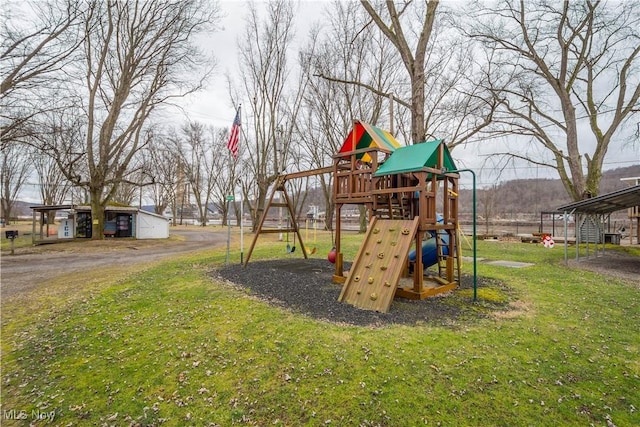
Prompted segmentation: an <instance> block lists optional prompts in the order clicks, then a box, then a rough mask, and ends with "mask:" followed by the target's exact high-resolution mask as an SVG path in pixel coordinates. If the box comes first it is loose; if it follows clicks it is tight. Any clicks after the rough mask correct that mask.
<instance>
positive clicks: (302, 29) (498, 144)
mask: <svg viewBox="0 0 640 427" xmlns="http://www.w3.org/2000/svg"><path fill="white" fill-rule="evenodd" d="M329 5H330V2H329V1H328V0H315V1H302V2H300V9H299V14H298V15H297V21H296V24H297V30H296V40H297V43H298V44H303V43H304V40H305V39H306V36H307V29H308V28H309V26H310V24H311V23H313V22H315V21H317V20H318V19H321V18H322V16H323V12H322V10H323V8H325V7H326V6H329ZM220 7H221V9H222V13H223V15H224V16H223V18H222V23H221V28H220V29H219V30H218V31H216V32H213V33H211V34H209V35H208V36H206V37H203V38H202V40H201V45H202V47H203V49H204V50H205V51H207V52H208V53H212V54H213V55H214V56H215V58H216V60H217V64H218V65H217V68H216V70H215V74H214V75H213V76H212V77H211V79H210V81H209V86H208V87H207V88H206V90H204V91H201V92H198V93H197V94H195V95H193V96H191V97H189V98H188V99H185V100H183V102H182V104H181V105H182V106H183V108H184V114H185V115H184V117H182V118H181V117H179V116H178V117H175V116H174V117H173V118H174V119H176V123H180V122H181V121H182V120H184V119H186V118H187V117H188V118H189V119H191V120H197V121H199V122H202V123H205V124H211V125H214V126H216V127H231V123H232V121H233V118H234V115H235V111H234V108H233V105H232V104H231V100H230V98H229V93H228V90H227V83H226V77H225V74H227V73H230V74H233V73H234V72H236V71H237V69H238V52H237V45H238V37H239V35H240V34H241V32H242V30H243V27H244V22H245V17H246V15H247V7H246V3H245V1H244V0H223V1H220ZM355 118H357V117H355ZM586 125H587V123H586V122H585V123H583V127H582V132H581V134H582V135H583V138H581V144H589V141H591V140H592V139H593V135H592V134H591V132H590V131H589V130H588V127H587V126H586ZM630 135H631V132H628V133H627V137H626V138H623V139H617V140H615V141H613V142H612V144H611V145H610V148H609V151H608V153H607V156H606V159H605V164H604V169H605V170H608V169H615V168H619V167H626V166H632V165H634V164H640V143H638V142H636V143H633V141H631V138H630ZM345 136H346V135H345ZM400 142H401V143H405V141H400ZM513 149H514V148H513V147H512V146H510V145H509V144H508V142H507V141H504V140H503V141H485V142H483V143H482V144H473V145H469V146H467V147H457V148H456V149H455V150H453V152H452V156H453V158H454V161H455V162H456V164H457V166H458V168H471V169H473V170H474V171H475V172H476V174H477V175H478V185H479V187H484V186H487V185H491V184H493V183H495V182H496V181H497V180H499V181H505V180H510V179H515V178H521V179H526V178H557V175H556V174H555V173H554V172H553V171H551V170H550V169H548V168H544V167H539V166H535V165H531V164H528V163H525V162H520V163H518V164H512V165H509V166H508V167H507V168H506V169H503V170H501V171H500V175H499V176H498V170H497V169H496V168H493V167H492V166H491V165H492V164H493V163H495V162H492V161H487V155H488V154H491V153H492V152H496V151H508V150H513ZM585 151H586V152H592V150H585V149H582V152H585ZM542 154H544V153H542ZM461 186H462V187H463V188H470V187H471V178H470V176H469V175H468V174H463V175H462V177H461ZM34 187H35V186H34V185H27V186H26V187H25V189H24V192H23V193H24V195H25V198H28V199H32V200H30V201H33V202H36V201H37V200H38V199H39V195H38V194H37V192H35V191H33V190H34Z"/></svg>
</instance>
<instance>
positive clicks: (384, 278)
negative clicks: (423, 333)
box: [338, 217, 419, 313]
mask: <svg viewBox="0 0 640 427" xmlns="http://www.w3.org/2000/svg"><path fill="white" fill-rule="evenodd" d="M418 223H419V218H418V217H416V218H414V219H377V217H373V218H372V219H371V222H370V223H369V228H368V230H367V234H366V236H365V239H364V242H363V243H362V245H361V246H360V249H359V250H358V253H357V255H356V257H355V259H354V261H353V265H352V266H351V270H349V273H348V274H347V278H346V281H345V283H344V285H343V287H342V292H341V293H340V297H339V298H338V301H342V302H346V303H347V304H351V305H354V306H356V307H358V308H362V309H365V310H375V311H379V312H382V313H386V312H388V311H389V307H390V306H391V301H393V297H394V295H395V293H396V288H397V287H398V282H399V280H400V276H401V274H402V272H403V270H404V267H405V265H406V262H407V256H408V255H409V250H410V249H411V246H412V243H413V239H414V237H415V234H416V231H417V230H418Z"/></svg>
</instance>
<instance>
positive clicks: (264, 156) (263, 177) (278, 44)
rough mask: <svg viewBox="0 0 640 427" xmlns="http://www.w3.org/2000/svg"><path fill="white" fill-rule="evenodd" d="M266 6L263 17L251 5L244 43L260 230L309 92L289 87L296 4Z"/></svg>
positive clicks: (281, 1)
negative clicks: (271, 192)
mask: <svg viewBox="0 0 640 427" xmlns="http://www.w3.org/2000/svg"><path fill="white" fill-rule="evenodd" d="M265 8H266V18H265V19H264V20H263V19H261V17H260V16H259V13H258V10H257V8H256V6H255V4H250V5H249V16H248V18H247V21H246V27H245V33H244V35H243V39H242V41H241V43H240V46H239V52H240V56H241V58H240V59H241V63H242V67H241V68H242V74H241V79H242V85H243V92H244V95H243V96H246V98H248V99H249V103H248V106H249V110H250V114H251V118H252V124H253V128H252V129H251V130H249V128H248V127H247V126H244V127H243V135H248V137H247V138H245V144H247V145H248V144H251V148H250V152H251V156H250V157H249V158H248V159H246V164H247V165H248V166H249V171H250V173H251V175H252V177H253V179H254V180H255V183H254V188H255V191H256V194H255V198H252V200H254V204H253V206H252V207H251V213H252V219H253V229H254V230H255V228H256V227H257V224H258V221H259V219H260V216H261V215H262V212H263V211H264V208H265V203H266V198H267V193H268V191H269V188H270V186H271V185H272V184H273V182H274V181H275V180H276V179H277V177H278V175H280V174H281V173H282V172H283V171H284V170H285V169H286V168H287V161H288V156H289V153H290V151H291V145H292V138H291V136H292V133H293V130H294V123H295V120H296V116H297V112H298V109H299V106H300V103H301V99H302V93H303V89H302V88H301V87H300V86H298V87H296V88H294V89H289V90H287V87H288V85H289V84H290V82H291V79H290V73H289V70H288V68H287V67H288V65H289V64H288V61H287V59H288V50H289V49H290V48H291V43H292V40H293V39H292V38H293V30H294V28H293V24H294V10H293V6H292V4H291V3H290V2H287V1H285V0H276V1H272V2H268V3H267V4H266V5H265ZM243 105H247V104H243ZM245 123H246V121H245Z"/></svg>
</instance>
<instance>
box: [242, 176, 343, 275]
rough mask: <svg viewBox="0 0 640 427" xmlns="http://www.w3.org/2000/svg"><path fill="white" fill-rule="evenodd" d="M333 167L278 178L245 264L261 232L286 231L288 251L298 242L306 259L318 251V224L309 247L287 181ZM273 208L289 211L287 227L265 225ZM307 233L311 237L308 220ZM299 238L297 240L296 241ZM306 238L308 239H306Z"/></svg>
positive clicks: (245, 262) (291, 251)
mask: <svg viewBox="0 0 640 427" xmlns="http://www.w3.org/2000/svg"><path fill="white" fill-rule="evenodd" d="M332 172H333V167H326V168H319V169H311V170H308V171H301V172H293V173H288V174H283V175H280V176H278V178H277V179H276V182H275V185H274V186H273V191H272V192H271V197H269V201H268V202H267V204H266V205H265V208H264V211H263V212H262V216H261V217H260V221H259V222H258V227H257V228H256V233H255V236H254V237H253V241H252V242H251V246H250V247H249V251H248V252H247V257H246V258H245V261H244V265H245V266H246V265H247V264H248V263H249V260H250V259H251V254H252V253H253V249H254V248H255V245H256V243H257V241H258V237H259V236H260V235H261V234H270V233H286V242H287V246H286V248H287V253H288V254H291V253H294V252H295V251H296V244H297V243H298V244H299V245H300V253H302V255H303V256H304V258H305V259H307V258H308V257H309V255H313V254H315V253H316V252H317V250H318V249H317V247H316V246H315V245H316V224H315V223H314V232H313V236H314V237H313V243H314V247H313V248H312V249H307V248H305V246H304V241H303V239H302V236H301V235H300V227H299V226H298V222H297V221H296V214H295V211H294V208H293V204H292V203H291V198H290V197H289V194H288V193H287V187H286V183H287V181H288V180H291V179H298V178H305V177H308V176H314V175H321V174H324V173H332ZM276 193H279V197H278V198H277V200H278V201H277V202H276V201H274V199H276V197H275V195H276ZM271 208H286V209H287V213H288V218H287V226H286V228H284V229H283V228H273V227H265V220H266V218H267V216H268V214H269V211H270V209H271ZM289 233H293V246H291V244H290V242H289ZM305 234H306V236H305V237H306V238H308V237H309V235H308V234H309V222H308V220H307V221H306V222H305ZM296 239H297V242H296ZM305 240H306V239H305Z"/></svg>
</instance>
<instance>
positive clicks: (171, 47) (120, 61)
mask: <svg viewBox="0 0 640 427" xmlns="http://www.w3.org/2000/svg"><path fill="white" fill-rule="evenodd" d="M212 6H213V7H212ZM216 13H217V9H216V7H215V5H212V4H211V3H210V2H206V1H201V0H186V1H171V2H150V1H142V0H132V1H128V2H120V1H113V0H108V1H104V2H103V1H93V2H90V7H89V8H88V10H87V12H86V13H85V14H84V16H83V21H84V30H85V41H84V44H83V55H84V69H83V70H82V73H81V74H82V75H84V76H86V80H85V82H84V83H85V89H86V105H85V106H84V108H85V111H86V120H87V121H86V139H85V146H86V159H87V164H88V170H89V177H88V178H89V179H88V180H87V181H86V182H85V183H84V184H85V185H86V186H87V188H88V192H89V195H90V198H91V211H92V217H93V219H94V221H93V233H92V236H93V238H94V239H101V238H103V233H102V229H103V222H104V209H105V206H106V205H107V203H108V202H109V201H110V200H111V199H112V197H113V195H114V194H115V192H116V190H117V188H118V185H119V184H120V183H121V182H123V177H124V176H125V175H126V174H127V173H129V172H130V171H129V165H130V162H131V160H132V158H133V157H134V155H135V154H136V152H138V150H140V149H141V148H142V147H144V145H145V143H146V142H147V141H148V140H149V138H150V136H151V134H150V133H149V131H148V129H147V125H148V122H149V118H150V116H151V114H152V112H153V111H154V110H155V109H156V108H158V107H159V106H161V105H163V104H166V103H167V102H169V101H170V100H171V99H172V98H175V97H180V96H184V95H185V94H187V93H191V92H193V91H195V90H198V89H200V88H201V87H202V80H201V79H196V81H193V79H189V76H188V75H189V74H192V75H193V74H195V75H200V76H202V75H203V74H202V73H201V72H200V70H202V67H203V66H205V65H206V62H205V59H204V58H206V57H205V56H203V55H202V54H201V53H199V52H198V51H197V50H196V48H195V47H194V45H193V39H194V36H195V35H196V34H198V33H199V32H200V31H203V30H205V29H206V28H208V27H209V26H210V24H211V23H212V22H213V19H215V17H216ZM206 74H207V73H206V72H205V76H206ZM66 173H67V174H68V175H70V176H74V175H76V172H75V171H66Z"/></svg>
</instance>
